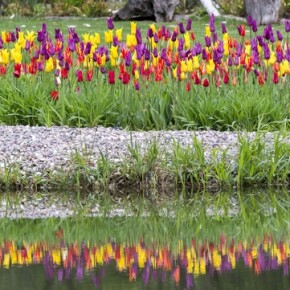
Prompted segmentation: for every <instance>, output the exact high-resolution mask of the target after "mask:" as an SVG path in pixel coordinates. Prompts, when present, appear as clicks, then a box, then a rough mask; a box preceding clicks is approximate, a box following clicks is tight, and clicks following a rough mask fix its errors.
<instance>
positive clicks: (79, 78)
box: [76, 69, 83, 83]
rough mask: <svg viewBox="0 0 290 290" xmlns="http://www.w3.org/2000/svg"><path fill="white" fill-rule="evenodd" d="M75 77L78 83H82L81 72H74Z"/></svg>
mask: <svg viewBox="0 0 290 290" xmlns="http://www.w3.org/2000/svg"><path fill="white" fill-rule="evenodd" d="M76 77H77V81H78V83H80V82H82V81H83V72H82V70H80V69H78V70H77V71H76Z"/></svg>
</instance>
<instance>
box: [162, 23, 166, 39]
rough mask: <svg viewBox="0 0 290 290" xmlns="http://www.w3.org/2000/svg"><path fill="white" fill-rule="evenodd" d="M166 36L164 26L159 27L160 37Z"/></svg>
mask: <svg viewBox="0 0 290 290" xmlns="http://www.w3.org/2000/svg"><path fill="white" fill-rule="evenodd" d="M165 34H166V27H165V26H164V25H162V26H161V36H162V37H163V36H165Z"/></svg>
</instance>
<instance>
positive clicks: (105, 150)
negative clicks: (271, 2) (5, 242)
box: [0, 126, 290, 177]
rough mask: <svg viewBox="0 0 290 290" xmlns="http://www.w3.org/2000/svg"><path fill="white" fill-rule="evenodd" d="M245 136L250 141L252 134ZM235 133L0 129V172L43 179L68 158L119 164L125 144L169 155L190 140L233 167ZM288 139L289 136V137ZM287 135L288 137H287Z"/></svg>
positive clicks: (67, 166)
mask: <svg viewBox="0 0 290 290" xmlns="http://www.w3.org/2000/svg"><path fill="white" fill-rule="evenodd" d="M242 134H243V136H245V134H247V136H248V137H249V138H250V139H253V138H254V137H255V134H256V133H242ZM238 135H239V134H238V133H237V132H219V131H211V130H208V131H186V130H183V131H148V132H144V131H142V132H136V131H132V132H129V131H125V130H121V129H115V128H104V127H95V128H68V127H49V128H48V127H29V126H0V170H1V169H2V170H3V168H9V167H10V166H13V165H16V166H18V167H19V169H20V174H21V175H23V176H24V177H30V176H42V177H43V176H46V175H47V173H56V172H58V170H60V169H61V170H69V169H70V165H72V163H71V158H72V155H73V154H74V153H76V152H79V153H80V154H82V155H87V157H88V158H89V160H90V161H91V164H92V166H94V165H95V164H96V161H97V159H98V158H100V156H101V153H102V155H103V156H105V157H107V158H108V159H109V160H110V161H112V162H117V163H118V162H121V161H122V159H123V158H124V157H126V156H128V145H130V144H132V143H133V144H138V145H140V148H141V151H142V150H143V149H146V148H148V145H149V144H150V143H152V141H154V140H155V141H156V142H157V144H158V145H159V146H160V148H161V150H162V148H164V149H165V150H166V152H168V153H170V152H171V151H172V148H173V144H174V142H176V143H178V144H180V145H181V146H182V147H185V148H186V147H187V146H192V144H193V138H194V137H195V136H196V137H197V139H198V140H199V141H200V142H201V144H202V145H203V148H204V150H205V158H206V160H209V159H210V157H211V152H212V150H213V149H214V148H217V149H218V150H220V151H221V152H223V151H226V154H227V157H228V160H229V162H230V163H231V165H232V166H233V167H235V164H234V162H235V160H234V159H235V157H236V156H237V153H238V146H239V141H238ZM289 136H290V134H289ZM289 136H288V137H289ZM273 137H274V134H273V133H266V134H265V141H266V143H269V144H271V143H272V142H273Z"/></svg>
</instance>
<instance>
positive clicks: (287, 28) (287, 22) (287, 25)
mask: <svg viewBox="0 0 290 290" xmlns="http://www.w3.org/2000/svg"><path fill="white" fill-rule="evenodd" d="M284 25H285V31H286V32H290V20H285V23H284Z"/></svg>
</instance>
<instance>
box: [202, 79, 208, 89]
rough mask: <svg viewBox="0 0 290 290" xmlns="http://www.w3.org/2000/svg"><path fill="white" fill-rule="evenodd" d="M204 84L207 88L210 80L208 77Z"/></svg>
mask: <svg viewBox="0 0 290 290" xmlns="http://www.w3.org/2000/svg"><path fill="white" fill-rule="evenodd" d="M202 85H203V86H204V87H205V88H206V87H208V86H209V80H208V78H206V79H204V81H203V83H202Z"/></svg>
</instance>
